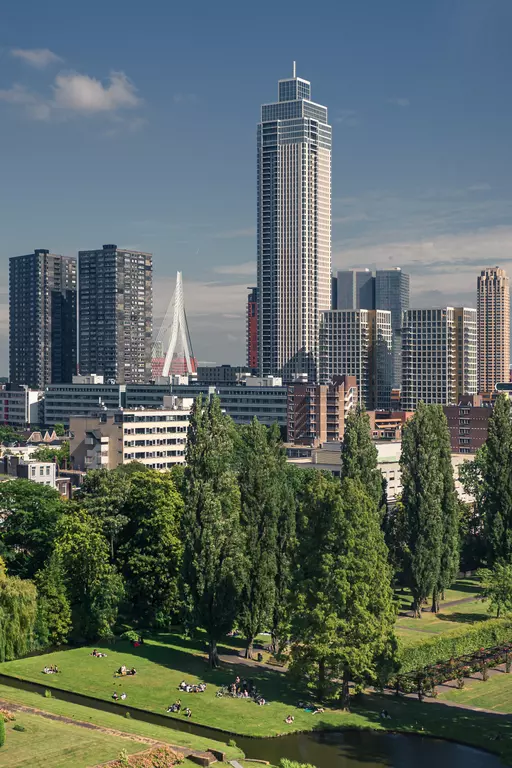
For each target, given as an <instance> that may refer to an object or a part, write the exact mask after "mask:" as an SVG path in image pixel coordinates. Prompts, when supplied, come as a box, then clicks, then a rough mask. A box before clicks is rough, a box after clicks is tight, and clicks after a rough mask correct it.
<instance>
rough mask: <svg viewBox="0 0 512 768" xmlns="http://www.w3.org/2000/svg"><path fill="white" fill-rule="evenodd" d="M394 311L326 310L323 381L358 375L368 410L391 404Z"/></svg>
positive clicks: (322, 339) (322, 338)
mask: <svg viewBox="0 0 512 768" xmlns="http://www.w3.org/2000/svg"><path fill="white" fill-rule="evenodd" d="M391 362H392V361H391V313H390V312H388V311H386V310H376V309H374V310H369V309H347V310H342V309H339V310H330V311H328V312H323V313H322V324H321V328H320V380H321V382H322V383H324V384H326V383H328V382H330V381H332V380H333V379H334V377H336V376H355V377H356V382H357V387H358V391H359V401H360V402H361V403H362V404H363V405H364V406H365V408H367V409H368V410H374V409H387V408H389V407H390V394H391V384H390V382H391Z"/></svg>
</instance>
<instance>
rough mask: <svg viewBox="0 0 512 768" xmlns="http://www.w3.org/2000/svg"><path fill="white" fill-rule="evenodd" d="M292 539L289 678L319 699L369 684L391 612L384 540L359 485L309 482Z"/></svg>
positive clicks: (345, 698) (387, 644)
mask: <svg viewBox="0 0 512 768" xmlns="http://www.w3.org/2000/svg"><path fill="white" fill-rule="evenodd" d="M307 493H308V501H307V504H305V506H304V510H303V514H302V518H301V520H300V525H299V532H298V540H299V545H298V557H297V582H296V585H295V602H294V612H293V617H292V648H291V664H290V668H291V671H292V672H294V673H295V674H296V675H298V676H300V677H301V678H302V679H306V680H308V681H309V684H310V685H311V686H312V687H314V689H315V690H316V693H317V695H318V697H319V698H320V699H323V698H325V697H326V696H327V695H328V694H330V695H332V694H338V695H339V697H340V702H341V705H342V707H344V708H348V707H349V682H350V681H354V682H356V683H362V682H363V681H364V682H368V681H371V680H375V679H376V677H377V676H378V666H379V663H380V661H381V660H382V659H383V658H384V657H386V656H388V655H391V654H392V652H393V647H394V635H393V626H394V620H395V615H396V611H395V605H394V601H393V592H392V589H391V569H390V566H389V563H388V555H387V550H386V545H385V543H384V535H383V533H382V531H381V528H380V522H379V519H378V517H377V515H376V514H375V504H374V500H373V499H372V498H371V497H370V496H369V495H368V494H366V492H365V490H364V489H363V487H362V485H361V483H360V481H355V480H351V479H345V480H344V481H343V482H342V483H341V485H340V484H339V483H337V482H336V481H335V480H334V479H333V478H330V477H327V476H323V475H322V474H318V475H317V476H316V477H314V478H312V479H311V482H310V484H309V487H308V490H307Z"/></svg>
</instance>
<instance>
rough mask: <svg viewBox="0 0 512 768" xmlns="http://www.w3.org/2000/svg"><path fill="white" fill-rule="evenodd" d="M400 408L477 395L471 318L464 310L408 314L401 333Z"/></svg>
mask: <svg viewBox="0 0 512 768" xmlns="http://www.w3.org/2000/svg"><path fill="white" fill-rule="evenodd" d="M402 344H403V347H402V377H403V388H402V408H403V409H404V410H405V411H414V410H416V408H417V407H418V404H419V403H420V402H422V401H423V402H424V403H437V404H439V405H452V404H454V403H457V402H458V401H459V398H460V397H461V396H462V395H472V394H475V393H476V391H477V380H476V378H477V314H476V309H470V308H468V307H456V308H454V307H444V308H442V309H409V310H408V311H407V312H405V314H404V327H403V333H402Z"/></svg>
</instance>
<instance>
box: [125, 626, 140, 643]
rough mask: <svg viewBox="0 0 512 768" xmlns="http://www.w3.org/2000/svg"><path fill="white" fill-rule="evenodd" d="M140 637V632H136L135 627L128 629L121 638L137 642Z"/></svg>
mask: <svg viewBox="0 0 512 768" xmlns="http://www.w3.org/2000/svg"><path fill="white" fill-rule="evenodd" d="M139 637H140V634H139V633H138V632H136V631H135V630H134V629H127V630H126V632H123V634H122V635H121V640H129V641H130V643H136V642H137V641H138V639H139Z"/></svg>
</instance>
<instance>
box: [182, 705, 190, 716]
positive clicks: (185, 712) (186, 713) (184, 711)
mask: <svg viewBox="0 0 512 768" xmlns="http://www.w3.org/2000/svg"><path fill="white" fill-rule="evenodd" d="M183 714H184V715H185V717H188V718H191V717H192V710H191V709H190V707H186V708H185V709H184V710H183Z"/></svg>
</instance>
